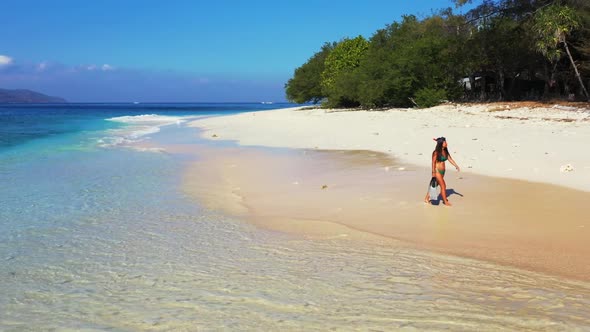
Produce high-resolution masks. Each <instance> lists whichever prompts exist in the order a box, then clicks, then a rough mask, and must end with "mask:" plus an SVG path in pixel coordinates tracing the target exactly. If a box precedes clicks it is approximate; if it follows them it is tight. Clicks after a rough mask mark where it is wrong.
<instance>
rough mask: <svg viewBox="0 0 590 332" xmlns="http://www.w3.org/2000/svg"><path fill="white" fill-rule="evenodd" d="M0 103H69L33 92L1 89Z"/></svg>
mask: <svg viewBox="0 0 590 332" xmlns="http://www.w3.org/2000/svg"><path fill="white" fill-rule="evenodd" d="M0 103H23V104H24V103H67V101H66V100H65V99H63V98H60V97H52V96H48V95H44V94H42V93H39V92H35V91H31V90H25V89H17V90H7V89H0Z"/></svg>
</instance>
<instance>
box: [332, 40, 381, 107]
mask: <svg viewBox="0 0 590 332" xmlns="http://www.w3.org/2000/svg"><path fill="white" fill-rule="evenodd" d="M368 46H369V43H368V42H367V40H366V39H365V38H363V37H362V36H358V37H356V38H354V39H344V40H342V41H340V42H339V43H338V44H337V45H336V47H335V48H334V49H333V50H332V52H330V54H329V55H328V56H327V58H326V60H325V62H324V66H325V67H324V71H323V72H322V75H321V76H322V80H321V85H322V93H323V94H324V95H325V96H326V97H327V98H328V102H327V103H326V106H328V107H338V106H345V107H347V106H355V105H358V101H357V100H356V98H355V96H354V95H350V94H348V93H347V92H351V91H352V92H354V89H352V90H351V89H350V88H351V87H352V86H351V83H353V82H351V80H354V75H351V73H352V72H354V70H355V69H356V68H357V67H358V66H359V64H360V61H361V59H362V57H363V56H364V54H365V52H366V50H367V48H368ZM343 87H346V88H347V89H346V90H342V88H343Z"/></svg>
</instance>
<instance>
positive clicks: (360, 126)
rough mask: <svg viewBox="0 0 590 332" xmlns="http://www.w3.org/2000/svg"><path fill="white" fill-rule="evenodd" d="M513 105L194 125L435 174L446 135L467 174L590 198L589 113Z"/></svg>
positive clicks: (294, 114) (291, 114)
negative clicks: (438, 145)
mask: <svg viewBox="0 0 590 332" xmlns="http://www.w3.org/2000/svg"><path fill="white" fill-rule="evenodd" d="M514 105H515V104H510V103H497V104H482V105H460V104H458V105H455V104H454V105H442V106H438V107H434V108H430V109H391V110H387V111H348V112H346V111H340V112H338V111H331V110H323V109H304V110H298V111H295V110H293V109H281V110H275V111H265V112H255V113H243V114H238V115H232V116H224V117H214V118H207V119H200V120H197V121H194V122H193V123H192V124H191V125H192V126H195V127H199V128H202V129H204V132H203V137H206V138H213V139H223V140H236V141H238V143H239V144H241V145H257V146H272V147H292V148H308V149H314V148H317V149H333V150H372V151H379V152H384V153H387V154H390V155H392V156H393V157H394V158H396V159H397V160H400V161H401V162H403V163H408V164H413V165H416V166H423V167H430V155H431V152H432V150H433V149H434V146H435V143H434V142H433V141H432V138H434V137H439V136H445V137H446V138H447V141H448V142H449V150H450V152H451V153H452V155H453V157H454V159H455V161H457V163H458V164H459V166H460V167H461V168H462V171H464V172H473V173H475V174H482V175H488V176H493V177H503V178H512V179H522V180H528V181H533V182H541V183H551V184H556V185H561V186H565V187H569V188H574V189H579V190H584V191H590V154H589V153H587V146H588V144H590V109H585V108H573V107H567V106H557V105H554V106H552V105H548V106H547V107H536V108H528V107H521V108H514V107H515V106H514ZM568 165H570V166H571V167H570V166H568ZM448 168H449V169H452V166H451V165H448ZM453 171H454V169H452V170H451V172H453Z"/></svg>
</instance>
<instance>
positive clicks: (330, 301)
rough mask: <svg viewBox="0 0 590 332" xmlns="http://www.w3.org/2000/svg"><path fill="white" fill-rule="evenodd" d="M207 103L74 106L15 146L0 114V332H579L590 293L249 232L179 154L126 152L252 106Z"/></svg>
mask: <svg viewBox="0 0 590 332" xmlns="http://www.w3.org/2000/svg"><path fill="white" fill-rule="evenodd" d="M201 106H202V105H201ZM214 106H216V107H218V108H214V107H212V108H211V109H207V106H203V107H204V109H199V110H194V109H192V110H186V109H182V110H181V111H179V110H178V108H173V107H171V106H169V107H165V108H162V109H161V110H158V109H153V108H152V109H149V110H147V111H146V110H139V111H137V110H131V111H129V110H124V109H121V108H117V107H115V108H113V109H111V108H109V107H110V106H106V108H99V109H96V108H92V107H90V108H89V109H85V108H84V107H83V106H79V108H76V109H74V110H72V109H68V110H67V111H60V112H62V113H61V115H59V114H58V115H55V118H52V117H50V116H48V117H47V118H45V120H46V122H42V121H38V120H35V117H34V116H32V115H31V118H30V119H29V120H21V121H22V122H21V124H22V125H23V128H24V127H25V126H28V128H29V129H31V128H34V129H35V132H36V133H37V135H28V136H26V137H25V136H23V137H21V138H20V139H16V138H14V137H15V135H16V134H15V133H18V130H16V129H14V128H16V127H15V126H17V125H16V124H15V123H18V121H15V120H10V123H9V121H6V122H5V121H4V118H0V119H3V120H2V122H1V125H0V126H3V128H8V127H11V128H13V129H11V130H3V131H2V135H5V138H4V139H3V142H9V143H6V144H5V145H4V146H3V147H2V148H1V149H0V184H1V185H0V263H1V264H2V269H0V330H2V331H40V330H41V331H43V330H60V331H62V330H75V331H79V330H86V331H90V330H97V331H98V330H100V331H104V330H108V331H146V330H147V331H149V330H152V331H170V330H173V331H178V330H180V331H195V330H199V331H201V330H215V331H217V330H240V331H242V330H250V331H260V330H281V331H285V330H312V331H313V330H317V331H325V330H329V329H335V330H370V329H374V330H399V329H406V330H437V331H439V330H452V331H474V330H478V331H502V330H505V331H510V330H520V331H584V330H589V329H590V318H589V317H590V311H589V309H588V308H590V285H588V284H587V283H581V282H575V281H570V280H564V279H561V278H556V277H551V276H546V275H542V274H536V273H532V272H526V271H521V270H517V269H512V268H507V267H501V266H496V265H493V264H488V263H484V262H480V261H474V260H467V259H459V258H454V257H450V256H444V255H436V254H432V253H428V252H423V251H418V250H413V249H408V248H403V247H396V246H392V245H391V244H390V243H386V242H383V243H380V242H378V241H377V242H373V243H364V242H360V241H359V242H357V241H353V240H348V239H346V238H329V239H324V240H310V239H304V238H299V237H295V236H291V235H286V234H280V233H275V232H270V231H264V230H260V229H257V228H255V227H253V226H250V225H248V224H245V223H243V222H241V221H240V220H235V219H231V218H227V217H225V216H223V215H220V214H219V213H217V212H215V211H208V210H205V209H203V208H201V207H200V206H199V204H198V202H194V201H193V200H192V199H191V198H190V197H187V195H186V194H185V193H184V192H183V191H182V190H181V189H180V188H181V186H180V185H179V184H180V182H181V181H182V173H183V169H184V167H185V165H186V162H187V159H186V158H181V157H179V156H175V155H171V154H168V153H162V152H158V151H157V150H156V151H139V150H136V149H130V148H128V146H127V145H128V144H127V143H134V142H137V141H142V140H151V141H152V142H153V143H154V144H157V143H158V142H186V141H190V140H197V138H196V136H197V135H196V133H195V132H194V129H192V128H188V127H186V126H185V124H186V122H185V121H187V120H188V119H190V118H195V117H199V116H215V115H219V114H226V113H232V112H239V111H244V110H247V109H248V107H250V108H251V109H252V108H253V107H251V106H248V105H245V106H244V105H243V107H244V108H238V107H236V106H235V105H226V106H225V107H221V106H220V105H217V104H215V105H214ZM171 109H172V110H171ZM27 110H28V111H31V112H41V111H43V108H40V109H37V110H33V111H32V110H29V109H27ZM13 111H15V110H13ZM56 112H57V111H56ZM68 112H70V113H68ZM13 116H14V115H13ZM51 119H54V120H55V121H56V122H55V123H52V122H51V121H53V120H51ZM70 125H71V126H70ZM27 130H28V129H27ZM23 131H26V130H25V129H23ZM28 132H29V133H30V132H33V130H32V129H31V130H30V131H28ZM6 133H8V134H6ZM10 135H13V136H12V138H6V137H8V136H10ZM16 136H18V135H16Z"/></svg>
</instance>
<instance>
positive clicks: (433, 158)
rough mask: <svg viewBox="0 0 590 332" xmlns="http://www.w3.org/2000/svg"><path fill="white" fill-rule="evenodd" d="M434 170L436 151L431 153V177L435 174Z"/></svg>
mask: <svg viewBox="0 0 590 332" xmlns="http://www.w3.org/2000/svg"><path fill="white" fill-rule="evenodd" d="M435 169H436V151H432V176H434V175H435V174H434V173H435Z"/></svg>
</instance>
